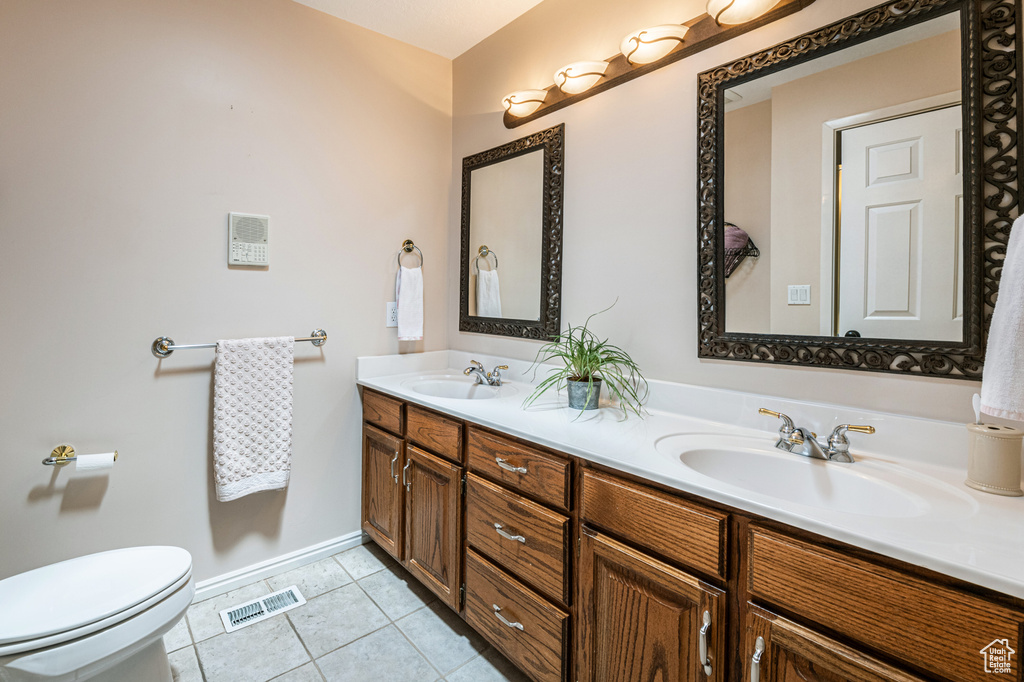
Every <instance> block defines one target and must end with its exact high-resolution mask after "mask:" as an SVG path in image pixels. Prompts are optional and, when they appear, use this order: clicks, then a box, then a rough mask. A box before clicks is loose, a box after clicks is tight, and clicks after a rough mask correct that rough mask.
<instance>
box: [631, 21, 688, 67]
mask: <svg viewBox="0 0 1024 682" xmlns="http://www.w3.org/2000/svg"><path fill="white" fill-rule="evenodd" d="M689 30H690V28H689V27H688V26H683V25H682V24H662V25H661V26H652V27H651V28H644V29H640V30H639V31H633V32H632V33H630V34H629V35H628V36H626V37H625V38H623V39H622V44H621V45H619V51H620V52H622V56H623V57H625V58H626V61H628V62H629V63H630V64H650V63H651V62H656V61H658V60H659V59H661V58H662V57H664V56H665V55H667V54H668V53H669V52H671V51H672V50H674V49H675V47H676V45H678V44H679V43H681V42H683V38H684V37H685V36H686V32H687V31H689Z"/></svg>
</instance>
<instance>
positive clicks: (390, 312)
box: [384, 301, 398, 327]
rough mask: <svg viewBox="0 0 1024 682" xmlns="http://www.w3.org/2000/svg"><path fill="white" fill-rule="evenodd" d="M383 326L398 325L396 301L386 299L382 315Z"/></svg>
mask: <svg viewBox="0 0 1024 682" xmlns="http://www.w3.org/2000/svg"><path fill="white" fill-rule="evenodd" d="M384 326H385V327H397V326H398V303H397V302H396V301H388V303H387V310H386V312H385V315H384Z"/></svg>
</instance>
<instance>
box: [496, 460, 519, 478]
mask: <svg viewBox="0 0 1024 682" xmlns="http://www.w3.org/2000/svg"><path fill="white" fill-rule="evenodd" d="M494 461H495V462H497V463H498V466H500V467H501V468H502V469H504V470H505V471H511V472H512V473H514V474H525V473H526V467H517V466H513V465H511V464H509V463H508V461H507V460H504V459H502V458H501V457H495V458H494Z"/></svg>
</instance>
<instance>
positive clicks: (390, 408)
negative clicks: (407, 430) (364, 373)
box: [363, 389, 405, 436]
mask: <svg viewBox="0 0 1024 682" xmlns="http://www.w3.org/2000/svg"><path fill="white" fill-rule="evenodd" d="M363 421H365V422H366V423H368V424H373V425H374V426H376V427H378V428H381V429H384V430H385V431H390V432H391V433H393V434H395V435H396V436H401V435H402V428H403V427H404V426H405V425H404V423H403V419H402V403H401V401H398V400H395V399H394V398H389V397H387V396H385V395H381V394H380V393H374V392H373V391H370V390H367V389H363Z"/></svg>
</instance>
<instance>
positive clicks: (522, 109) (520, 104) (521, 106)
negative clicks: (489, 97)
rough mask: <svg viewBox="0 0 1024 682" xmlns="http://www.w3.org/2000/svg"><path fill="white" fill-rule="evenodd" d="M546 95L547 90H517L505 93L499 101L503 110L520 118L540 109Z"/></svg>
mask: <svg viewBox="0 0 1024 682" xmlns="http://www.w3.org/2000/svg"><path fill="white" fill-rule="evenodd" d="M547 96H548V92H547V90H517V91H516V92H513V93H509V94H507V95H505V96H504V97H503V98H502V100H501V103H502V106H504V107H505V111H507V112H508V113H510V114H511V115H513V116H515V117H516V118H522V117H523V116H529V115H530V114H532V113H533V112H535V111H537V110H538V109H540V105H541V104H543V103H544V98H545V97H547Z"/></svg>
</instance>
